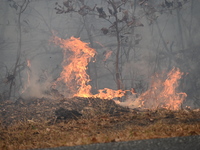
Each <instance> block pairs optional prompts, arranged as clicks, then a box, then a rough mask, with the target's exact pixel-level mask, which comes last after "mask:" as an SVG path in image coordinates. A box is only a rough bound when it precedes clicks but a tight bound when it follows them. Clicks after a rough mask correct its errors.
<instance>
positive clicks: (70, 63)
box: [53, 36, 96, 97]
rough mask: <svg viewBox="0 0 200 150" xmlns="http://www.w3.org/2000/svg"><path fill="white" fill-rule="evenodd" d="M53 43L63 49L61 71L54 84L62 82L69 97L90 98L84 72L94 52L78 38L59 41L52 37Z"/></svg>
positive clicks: (88, 79) (86, 77)
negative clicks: (67, 90) (67, 89)
mask: <svg viewBox="0 0 200 150" xmlns="http://www.w3.org/2000/svg"><path fill="white" fill-rule="evenodd" d="M53 42H54V43H55V44H57V45H59V46H60V47H61V48H62V49H63V54H64V55H63V62H62V66H63V70H62V72H61V74H60V77H59V78H58V79H57V81H56V84H57V83H59V82H64V83H65V85H66V87H68V88H69V92H70V95H73V96H79V97H90V96H91V95H92V94H91V93H90V91H91V86H90V85H88V82H89V81H90V78H89V76H88V74H87V72H86V70H87V65H88V63H89V61H90V60H91V58H92V57H94V56H95V54H96V51H95V50H94V49H92V48H90V47H89V46H88V44H87V43H84V42H82V41H80V39H79V38H74V37H71V38H70V39H66V40H65V39H61V38H59V37H56V36H54V39H53Z"/></svg>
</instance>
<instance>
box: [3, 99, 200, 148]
mask: <svg viewBox="0 0 200 150" xmlns="http://www.w3.org/2000/svg"><path fill="white" fill-rule="evenodd" d="M191 135H200V110H199V109H196V110H190V109H182V110H178V111H171V110H166V109H157V110H133V109H129V108H125V107H122V106H119V105H117V104H116V103H115V102H114V101H113V100H104V99H99V98H80V97H74V98H68V99H65V98H61V99H60V100H59V99H58V100H53V99H48V98H40V99H39V98H30V99H26V100H24V99H18V100H17V101H16V102H11V101H4V102H1V103H0V149H31V148H47V147H48V148H50V147H59V146H75V145H85V144H92V143H107V142H119V141H130V140H138V139H152V138H166V137H177V136H191ZM55 137H56V138H55Z"/></svg>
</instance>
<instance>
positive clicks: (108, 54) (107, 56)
mask: <svg viewBox="0 0 200 150" xmlns="http://www.w3.org/2000/svg"><path fill="white" fill-rule="evenodd" d="M111 55H112V51H106V52H105V54H104V56H105V58H104V60H103V61H106V60H107V59H108V58H109V57H110V56H111Z"/></svg>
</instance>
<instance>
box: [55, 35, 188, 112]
mask: <svg viewBox="0 0 200 150" xmlns="http://www.w3.org/2000/svg"><path fill="white" fill-rule="evenodd" d="M52 41H53V42H54V43H55V44H56V45H59V46H60V47H61V48H62V49H63V62H62V67H63V70H62V72H61V74H60V77H59V78H58V79H57V80H56V82H55V83H54V88H56V89H59V88H61V90H64V91H61V90H59V92H63V93H62V94H64V95H65V96H66V95H67V97H73V96H77V97H96V98H97V97H98V98H102V99H113V98H116V97H123V96H124V95H125V94H126V92H127V90H126V91H123V90H112V89H108V88H104V89H100V90H99V91H98V93H97V94H95V95H93V94H92V93H91V89H92V87H91V86H90V85H89V82H90V77H89V75H88V74H87V72H86V71H87V66H88V63H89V62H90V61H91V59H92V58H93V57H94V56H95V55H96V54H97V53H96V51H95V50H94V49H92V48H90V47H89V46H88V43H85V42H82V41H81V40H80V38H74V37H71V38H70V39H61V38H59V37H57V36H54V37H53V40H52ZM111 54H112V53H110V52H109V53H108V57H109V56H110V55H111ZM182 75H183V73H182V72H180V70H179V69H176V68H173V69H172V70H171V71H170V72H169V73H168V74H167V78H166V79H165V80H163V79H162V78H164V76H161V77H160V75H158V74H157V75H156V76H155V77H154V78H153V82H152V83H151V85H150V89H149V90H147V91H146V92H145V93H143V94H141V95H140V96H139V98H136V97H135V98H134V99H135V101H134V100H133V102H131V103H132V104H134V105H137V106H138V107H143V108H151V109H152V108H153V109H156V108H166V109H171V110H177V109H179V108H180V106H181V104H182V102H183V101H184V100H185V98H186V96H187V95H186V94H185V93H177V87H178V80H179V79H180V78H181V76H182ZM130 92H131V93H132V95H135V94H136V93H135V91H133V89H132V90H130ZM116 103H118V104H120V103H121V102H120V101H116ZM131 103H129V105H130V104H131ZM121 104H122V103H121Z"/></svg>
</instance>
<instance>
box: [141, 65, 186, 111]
mask: <svg viewBox="0 0 200 150" xmlns="http://www.w3.org/2000/svg"><path fill="white" fill-rule="evenodd" d="M182 75H183V73H182V72H180V69H178V68H177V69H176V68H173V69H172V70H171V71H170V72H169V73H168V75H167V79H166V80H165V81H164V82H163V81H162V79H161V77H160V76H159V75H156V76H155V77H154V80H153V82H152V84H151V86H150V89H149V90H147V91H146V92H145V93H143V94H141V95H140V97H139V98H138V100H140V101H141V103H142V106H143V107H147V108H154V109H156V108H159V107H161V108H166V109H171V110H178V109H179V108H180V106H181V104H182V102H183V101H184V100H185V98H186V97H187V94H186V93H177V87H178V80H179V79H181V76H182Z"/></svg>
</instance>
